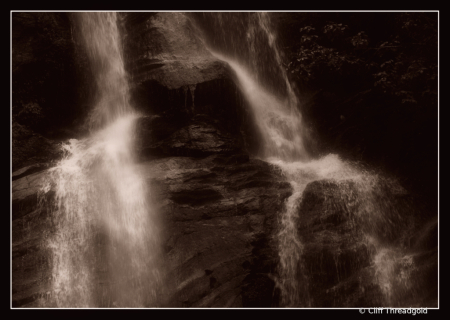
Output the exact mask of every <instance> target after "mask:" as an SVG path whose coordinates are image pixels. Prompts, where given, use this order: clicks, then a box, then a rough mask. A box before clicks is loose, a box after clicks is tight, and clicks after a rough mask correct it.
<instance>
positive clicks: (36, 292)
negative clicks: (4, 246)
mask: <svg viewBox="0 0 450 320" xmlns="http://www.w3.org/2000/svg"><path fill="white" fill-rule="evenodd" d="M21 171H23V170H21ZM14 174H15V175H19V174H20V173H17V172H16V173H14ZM22 174H23V172H22ZM46 175H47V171H40V172H36V173H32V174H29V175H26V176H23V177H21V178H18V179H16V180H14V181H12V226H11V228H12V261H11V263H12V306H13V307H37V306H39V301H40V300H41V299H45V298H46V296H47V292H49V290H50V289H51V287H50V286H51V270H50V261H49V252H48V248H46V247H45V242H44V241H45V238H46V235H48V234H49V232H51V229H52V224H51V219H50V216H49V214H48V213H49V210H48V209H49V207H48V205H49V204H50V203H51V201H52V196H53V195H54V193H53V192H52V191H49V192H48V194H47V197H45V198H42V200H43V202H42V203H40V204H38V193H39V190H40V188H41V185H42V182H43V181H44V179H45V177H46Z"/></svg>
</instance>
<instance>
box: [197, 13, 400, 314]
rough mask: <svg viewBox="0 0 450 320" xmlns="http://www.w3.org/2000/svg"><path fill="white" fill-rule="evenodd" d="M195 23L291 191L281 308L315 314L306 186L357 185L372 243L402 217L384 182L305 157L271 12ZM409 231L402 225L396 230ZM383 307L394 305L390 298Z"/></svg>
mask: <svg viewBox="0 0 450 320" xmlns="http://www.w3.org/2000/svg"><path fill="white" fill-rule="evenodd" d="M194 20H195V25H196V26H198V29H199V30H198V31H199V32H200V34H201V38H202V40H203V41H204V43H205V45H206V46H207V47H208V50H209V51H210V52H211V54H212V55H214V56H215V57H216V58H218V59H220V60H222V61H225V62H227V63H228V65H229V66H230V67H231V69H232V70H233V71H234V73H235V75H236V78H237V85H238V86H239V87H240V90H241V92H242V93H243V95H244V97H245V99H246V100H247V103H248V105H249V107H250V109H251V111H252V114H253V117H254V120H255V123H256V125H257V128H258V129H259V131H260V133H261V136H262V139H263V143H262V144H263V149H262V150H261V152H260V153H259V154H257V155H256V156H258V157H260V158H262V159H264V160H266V161H268V162H270V163H272V164H274V165H276V166H278V167H279V168H280V169H281V170H282V172H283V173H284V175H285V176H286V179H287V180H288V181H289V182H290V184H291V186H292V189H293V193H292V195H291V196H290V197H289V198H288V199H287V200H286V202H285V206H284V211H283V212H281V214H280V218H279V228H278V229H279V231H278V234H277V241H278V252H279V265H278V279H277V283H276V284H277V287H278V288H279V289H280V291H281V302H280V304H281V306H284V307H311V306H313V303H314V302H313V301H312V299H311V297H310V294H309V291H310V288H309V281H308V275H307V271H306V270H305V266H304V262H303V259H302V253H303V249H304V245H303V244H302V241H301V235H299V234H298V231H297V230H298V220H299V218H300V217H299V205H300V203H301V200H302V195H303V191H304V189H305V187H306V185H307V184H308V183H309V182H312V181H314V180H320V179H332V180H335V181H343V180H352V181H354V182H355V187H356V189H357V191H358V195H359V202H360V203H361V206H360V209H359V211H358V213H357V217H356V218H357V219H359V220H360V221H363V222H362V224H363V225H364V226H365V230H366V231H365V232H366V233H367V237H368V239H369V238H370V237H377V232H379V233H380V234H381V231H379V228H378V227H377V226H379V225H383V226H389V223H390V222H388V221H390V218H391V216H392V215H394V216H397V215H400V213H399V212H398V210H397V208H396V205H395V203H394V202H393V201H390V200H391V196H390V195H389V192H386V191H384V190H382V188H381V187H380V186H379V185H380V182H383V181H384V182H385V178H383V177H382V176H381V175H378V174H376V173H373V172H368V171H366V170H363V169H361V168H359V167H358V166H356V165H355V164H350V163H347V162H344V161H342V160H341V159H340V157H339V156H338V155H335V154H329V155H327V156H325V157H322V158H320V159H312V158H311V156H310V155H309V154H308V152H307V150H306V148H305V144H304V141H305V136H306V135H305V128H304V125H303V124H302V116H301V105H300V103H299V99H298V97H297V96H296V94H295V93H294V90H293V88H292V87H291V85H290V82H289V80H288V78H287V75H286V72H285V69H284V67H283V64H282V54H281V51H280V50H279V48H278V46H277V41H276V36H275V33H274V31H273V28H272V24H271V21H270V16H269V14H268V13H264V12H257V13H203V14H201V15H197V16H194ZM246 48H247V49H246ZM342 192H345V190H342ZM376 195H378V197H377V196H376ZM380 195H381V196H380ZM404 226H405V225H402V224H399V225H398V226H397V229H396V231H399V230H401V229H402V227H404ZM372 231H373V232H372ZM369 242H370V241H368V245H373V242H372V243H369ZM375 247H376V251H377V254H376V255H375V256H374V264H375V266H376V268H377V270H378V271H377V276H378V282H379V285H380V287H382V288H383V289H382V291H383V292H384V293H385V296H386V297H387V296H388V295H389V292H390V288H389V285H388V283H390V282H392V279H393V272H392V268H391V267H392V265H393V264H394V261H393V260H392V259H393V258H392V256H393V255H392V254H389V255H388V254H384V253H385V252H386V250H388V249H386V248H385V247H384V245H381V244H380V245H376V246H375ZM389 252H390V251H389ZM380 261H383V264H381V263H380ZM386 261H389V263H385V262H386ZM389 266H391V267H389ZM386 268H387V269H386ZM388 269H389V270H388ZM407 281H409V280H407ZM385 303H386V306H387V305H390V303H389V298H386V301H385Z"/></svg>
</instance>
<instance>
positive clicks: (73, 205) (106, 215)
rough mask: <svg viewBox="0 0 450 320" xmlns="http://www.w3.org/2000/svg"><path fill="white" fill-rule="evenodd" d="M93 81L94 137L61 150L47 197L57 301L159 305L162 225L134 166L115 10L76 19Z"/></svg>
mask: <svg viewBox="0 0 450 320" xmlns="http://www.w3.org/2000/svg"><path fill="white" fill-rule="evenodd" d="M77 16H78V18H79V22H80V30H81V34H82V35H83V37H84V40H85V45H86V48H87V52H88V54H89V58H90V62H91V65H92V68H93V70H94V72H95V76H96V79H95V80H96V84H97V103H96V105H95V107H94V108H93V110H92V111H91V113H90V115H89V123H90V127H91V134H90V136H89V137H87V138H85V139H82V140H75V139H71V140H70V141H69V143H67V144H65V145H63V150H64V152H65V156H64V158H63V159H61V160H60V161H59V163H58V164H57V165H56V167H54V168H52V169H51V170H50V175H49V178H48V180H47V182H46V184H45V185H44V186H43V188H42V194H43V195H44V194H45V193H46V192H49V191H50V190H54V192H55V201H54V205H53V207H52V208H51V210H52V216H51V217H52V222H53V229H54V232H53V233H52V234H50V235H49V237H48V239H47V246H48V248H49V249H50V252H51V260H52V298H53V301H52V302H49V305H55V306H57V307H144V306H155V305H156V304H157V293H158V290H159V288H160V283H161V272H160V267H159V266H158V264H159V260H160V256H159V248H160V246H159V243H158V239H159V236H158V227H157V225H158V222H157V217H156V215H155V212H154V210H152V209H151V204H150V203H148V201H147V200H146V199H148V198H149V192H151V190H149V189H148V186H147V185H146V184H145V181H143V180H142V179H141V177H140V175H139V172H138V171H137V169H136V167H135V165H134V164H135V155H134V153H133V142H134V136H133V132H134V123H135V119H136V118H137V117H138V115H137V114H135V113H134V112H133V110H132V108H131V106H130V105H129V90H128V82H127V78H126V73H125V69H124V62H123V57H122V50H121V43H120V36H119V31H118V28H117V19H118V17H117V15H116V13H114V12H98V13H94V12H89V13H79V14H77Z"/></svg>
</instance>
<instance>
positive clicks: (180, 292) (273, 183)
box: [140, 155, 292, 307]
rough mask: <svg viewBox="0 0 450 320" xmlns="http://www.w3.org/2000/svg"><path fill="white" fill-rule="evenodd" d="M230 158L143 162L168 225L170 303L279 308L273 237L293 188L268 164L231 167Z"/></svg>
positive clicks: (245, 162) (245, 163) (244, 162)
mask: <svg viewBox="0 0 450 320" xmlns="http://www.w3.org/2000/svg"><path fill="white" fill-rule="evenodd" d="M224 158H226V156H223V155H222V156H220V155H212V156H209V157H207V158H203V159H196V158H187V157H170V158H165V159H161V160H153V161H150V162H145V163H142V164H141V165H140V168H141V170H142V175H143V176H144V177H146V179H147V181H149V185H150V186H151V190H152V199H153V203H155V204H157V206H158V207H157V209H156V210H157V211H158V213H159V215H160V216H161V217H164V223H163V225H165V226H166V229H165V231H164V235H165V238H166V240H165V243H167V245H166V251H167V261H166V266H167V271H168V274H167V276H166V279H167V293H166V295H167V296H166V304H167V306H172V307H183V306H184V307H188V306H189V307H214V306H230V307H239V306H244V307H245V306H255V305H259V306H262V305H264V306H268V307H270V306H271V305H272V300H271V299H272V291H273V281H272V280H268V278H267V274H269V273H270V272H274V271H275V266H276V263H277V253H276V248H275V244H274V243H273V239H272V236H273V232H274V228H275V221H276V216H277V213H278V212H279V211H280V210H281V208H282V206H283V202H284V199H286V197H288V196H289V195H290V194H291V192H292V190H291V187H290V185H289V184H288V183H286V182H284V181H283V177H282V176H280V175H279V173H278V171H277V170H276V169H275V168H273V167H272V166H271V165H269V164H267V163H265V162H263V161H258V160H245V159H243V160H241V161H240V162H238V163H236V162H233V161H231V164H225V165H224V164H223V163H226V162H227V160H226V159H224ZM264 266H265V267H264ZM267 266H270V267H269V268H267ZM263 268H265V270H263ZM249 275H252V276H251V277H250V278H248V277H247V276H249ZM244 287H245V293H244V292H243V290H244V289H243V288H244ZM258 288H259V289H261V288H265V291H261V292H259V291H260V290H259V289H258ZM269 291H270V292H269Z"/></svg>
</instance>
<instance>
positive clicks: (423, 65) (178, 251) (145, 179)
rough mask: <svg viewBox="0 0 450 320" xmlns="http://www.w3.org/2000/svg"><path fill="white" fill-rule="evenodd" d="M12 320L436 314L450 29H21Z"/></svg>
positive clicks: (275, 17) (229, 23)
mask: <svg viewBox="0 0 450 320" xmlns="http://www.w3.org/2000/svg"><path fill="white" fill-rule="evenodd" d="M10 38H11V42H10V77H11V78H10V89H11V99H10V125H11V127H10V132H11V135H10V139H11V140H10V143H11V154H10V159H11V167H10V174H11V185H10V186H11V187H10V188H11V202H10V241H11V242H10V268H11V274H10V308H11V309H23V308H28V309H30V308H31V309H72V308H81V309H91V308H96V309H109V308H118V309H121V308H137V309H153V308H158V309H204V308H215V309H232V308H237V309H265V308H270V309H272V308H273V309H313V310H316V309H355V310H352V312H353V313H354V314H356V315H358V314H359V313H361V314H363V313H366V314H383V313H384V314H386V313H395V314H398V313H407V314H413V315H416V314H421V313H422V314H426V313H428V309H439V308H440V298H439V272H438V270H439V268H438V266H439V263H438V261H439V245H438V243H439V198H438V194H439V91H438V89H439V69H438V66H439V11H438V10H429V11H426V10H422V11H386V10H381V11H281V10H280V11H267V12H266V11H120V12H114V11H26V10H24V11H19V10H12V11H11V12H10Z"/></svg>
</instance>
